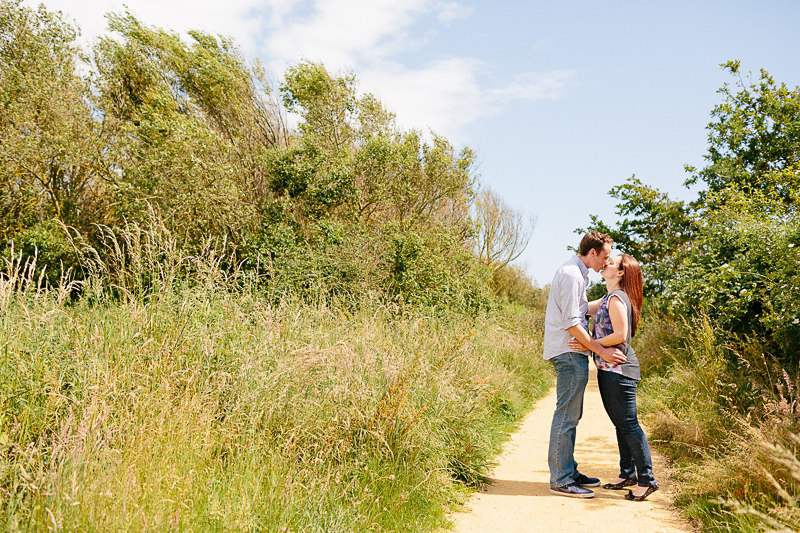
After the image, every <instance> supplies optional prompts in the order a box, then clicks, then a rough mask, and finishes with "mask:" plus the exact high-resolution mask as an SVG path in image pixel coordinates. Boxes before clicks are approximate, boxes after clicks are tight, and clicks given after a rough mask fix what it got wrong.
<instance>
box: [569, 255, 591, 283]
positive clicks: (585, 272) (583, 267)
mask: <svg viewBox="0 0 800 533" xmlns="http://www.w3.org/2000/svg"><path fill="white" fill-rule="evenodd" d="M572 260H573V261H574V262H575V264H576V265H578V268H579V269H580V270H581V274H583V279H589V268H588V267H587V266H586V265H584V264H583V261H581V258H580V257H578V254H575V256H574V257H573V258H572Z"/></svg>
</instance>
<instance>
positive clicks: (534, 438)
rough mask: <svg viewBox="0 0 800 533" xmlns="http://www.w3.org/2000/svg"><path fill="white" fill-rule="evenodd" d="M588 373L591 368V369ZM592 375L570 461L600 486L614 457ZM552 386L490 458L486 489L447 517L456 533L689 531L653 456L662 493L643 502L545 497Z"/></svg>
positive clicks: (602, 495) (620, 497)
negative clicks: (494, 460) (491, 468)
mask: <svg viewBox="0 0 800 533" xmlns="http://www.w3.org/2000/svg"><path fill="white" fill-rule="evenodd" d="M590 367H593V365H590ZM595 373H596V371H594V370H593V369H592V371H590V374H589V385H588V387H587V388H586V397H585V400H584V412H583V418H582V419H581V422H580V424H578V437H577V443H576V446H575V459H576V461H578V464H579V465H580V470H581V472H583V473H585V474H587V475H590V476H595V477H599V478H600V479H601V480H602V482H603V483H607V482H610V481H613V480H614V479H615V478H616V477H617V473H618V472H619V470H618V468H619V467H618V460H619V459H618V458H619V455H618V453H617V443H616V437H615V433H614V426H613V425H612V424H611V422H610V421H609V419H608V416H607V415H606V412H605V410H604V409H603V404H602V402H601V400H600V392H599V391H598V389H597V378H596V375H595ZM555 404H556V400H555V387H553V388H552V389H551V391H550V393H549V394H548V395H547V396H545V397H544V398H542V399H541V400H540V401H539V403H538V404H537V405H536V407H535V408H534V410H533V411H532V412H531V413H530V414H528V415H527V416H526V417H525V418H524V419H523V421H522V424H521V426H520V428H519V430H518V431H517V432H516V433H514V435H512V436H511V438H510V440H509V441H508V442H507V443H506V444H505V446H504V447H503V452H502V453H501V454H500V456H499V457H498V458H497V462H498V465H497V467H496V468H495V469H494V471H493V472H492V474H491V478H492V479H493V483H492V484H491V485H489V486H488V487H486V488H485V489H484V490H483V491H482V492H479V493H475V494H473V495H472V496H471V497H470V499H469V501H468V502H467V505H466V509H465V510H464V511H463V512H459V513H455V514H453V515H451V516H450V519H451V520H452V521H453V522H454V528H453V530H452V531H454V532H455V533H478V532H480V533H487V532H495V531H496V532H502V533H528V532H551V531H552V532H559V533H560V532H563V531H598V532H613V531H641V532H647V533H675V532H690V531H693V529H692V527H691V526H690V525H689V523H688V522H686V521H683V520H682V519H681V518H680V517H679V516H678V514H677V512H676V510H675V508H674V507H673V506H672V498H671V496H672V495H671V490H670V482H669V480H668V479H667V477H666V470H665V468H666V467H665V464H664V460H663V459H662V458H661V457H660V456H658V455H657V454H654V456H653V461H654V463H655V464H654V468H655V474H656V479H657V480H658V482H659V484H660V485H661V489H660V490H659V491H657V492H655V493H653V494H652V495H651V496H650V497H648V499H647V500H646V501H644V502H631V501H627V500H625V499H624V495H625V494H627V490H626V491H614V490H604V489H603V488H601V487H596V488H593V489H592V490H594V491H595V497H594V498H592V499H588V500H582V499H577V498H565V497H563V496H553V495H551V494H550V486H549V478H550V473H549V470H548V468H547V444H548V440H549V437H550V421H551V420H552V416H553V409H554V408H555Z"/></svg>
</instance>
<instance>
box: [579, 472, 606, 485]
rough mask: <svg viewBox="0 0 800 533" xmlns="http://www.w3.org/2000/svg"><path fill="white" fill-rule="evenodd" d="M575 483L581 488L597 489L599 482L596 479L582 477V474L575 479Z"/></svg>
mask: <svg viewBox="0 0 800 533" xmlns="http://www.w3.org/2000/svg"><path fill="white" fill-rule="evenodd" d="M575 483H577V484H578V485H580V486H581V487H599V486H600V480H599V479H597V478H596V477H589V476H584V475H583V474H581V475H579V476H578V477H576V478H575Z"/></svg>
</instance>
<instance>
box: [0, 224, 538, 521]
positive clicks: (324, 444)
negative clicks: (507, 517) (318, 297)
mask: <svg viewBox="0 0 800 533" xmlns="http://www.w3.org/2000/svg"><path fill="white" fill-rule="evenodd" d="M125 231H126V232H127V233H124V234H123V235H117V234H114V233H113V232H109V234H108V238H109V239H110V240H109V241H108V244H109V247H110V248H109V250H111V257H113V258H114V261H116V263H114V264H113V265H112V264H111V261H109V260H108V259H102V260H101V259H100V258H101V257H102V255H103V254H95V259H94V263H89V265H90V266H92V265H93V266H92V269H93V270H92V271H91V274H90V276H89V277H88V279H87V280H86V281H85V282H84V284H83V286H82V287H81V290H82V294H83V296H82V297H79V298H77V299H74V298H71V297H70V295H74V294H75V290H74V289H75V287H74V286H73V287H66V286H62V287H60V288H56V289H44V288H42V287H41V286H40V285H39V284H38V283H37V280H36V276H35V272H36V268H35V265H31V264H28V265H27V266H26V265H25V264H20V262H19V261H17V262H14V260H11V261H9V263H8V264H7V265H6V269H5V270H6V274H5V275H4V276H3V277H2V278H0V361H1V363H2V364H1V365H0V529H3V530H4V531H50V530H53V531H103V532H105V531H172V530H175V531H279V532H283V531H287V532H288V531H294V532H298V531H304V532H305V531H308V532H314V531H319V532H323V531H324V532H334V531H429V530H431V529H433V528H435V527H438V526H440V525H442V524H443V523H444V522H445V518H444V512H445V511H446V509H447V508H448V506H449V505H451V504H452V502H454V501H455V500H457V499H458V498H459V494H460V492H461V489H460V488H459V487H464V486H466V485H469V484H473V485H474V484H479V483H480V482H481V480H482V479H483V478H484V476H485V475H486V473H487V471H488V468H489V467H490V465H491V460H492V457H493V456H494V454H495V453H496V451H497V446H498V443H499V441H500V440H501V439H502V437H503V434H504V432H505V431H507V430H508V429H510V428H511V426H512V424H513V422H514V421H515V420H516V419H517V417H518V416H520V414H521V413H522V412H523V411H524V410H525V409H526V407H527V406H529V405H530V403H531V402H532V400H533V399H534V398H536V397H537V396H539V395H541V394H542V393H543V392H544V391H545V390H546V388H547V387H548V385H549V382H550V374H549V372H548V370H547V368H546V367H545V365H544V364H543V363H542V360H541V354H540V352H541V349H540V348H541V346H540V342H541V340H540V331H541V330H540V329H539V328H540V327H541V311H532V310H529V309H522V308H511V307H507V308H505V309H504V310H502V311H498V312H494V313H492V314H490V315H482V316H477V317H476V316H465V315H448V314H446V313H441V312H429V313H428V312H424V311H422V310H409V309H400V308H396V307H391V306H387V305H382V304H381V303H380V302H369V301H367V302H364V303H363V304H362V305H360V306H358V307H357V308H356V309H355V310H353V308H352V307H351V306H348V307H347V308H344V307H338V306H335V305H331V304H329V303H318V304H309V303H308V302H305V303H304V302H299V301H295V300H292V299H291V298H290V297H286V298H284V299H283V300H282V301H280V302H279V303H275V300H274V298H264V297H263V296H262V295H261V294H260V293H259V292H258V290H256V289H255V287H256V284H252V283H249V282H248V281H247V279H246V278H245V277H244V276H243V275H241V273H236V272H233V273H232V272H231V271H222V270H221V269H220V267H219V264H220V262H219V261H218V258H219V254H215V253H212V252H211V251H210V250H209V252H208V253H207V254H206V255H205V256H201V257H197V256H195V257H182V256H181V255H180V253H179V250H177V249H175V250H170V249H169V248H168V247H164V246H162V247H161V248H158V249H156V248H152V249H150V250H149V251H148V250H147V249H146V247H147V246H151V247H152V246H157V245H159V242H163V240H164V239H160V238H158V237H157V236H154V233H153V232H152V231H151V230H146V229H142V228H137V227H131V226H129V227H128V228H127V229H126V230H125ZM115 239H116V242H115ZM115 246H116V250H115ZM84 252H87V250H85V249H84ZM189 270H191V272H192V276H191V278H189V277H187V276H186V273H187V272H189ZM188 279H191V280H192V281H191V282H187V281H186V280H188Z"/></svg>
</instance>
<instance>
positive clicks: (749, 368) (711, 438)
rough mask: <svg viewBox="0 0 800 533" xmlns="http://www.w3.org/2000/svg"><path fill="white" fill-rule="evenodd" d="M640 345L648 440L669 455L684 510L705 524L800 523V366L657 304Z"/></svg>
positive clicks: (756, 528) (775, 527)
mask: <svg viewBox="0 0 800 533" xmlns="http://www.w3.org/2000/svg"><path fill="white" fill-rule="evenodd" d="M637 350H639V351H640V352H641V353H642V360H643V366H644V368H645V371H646V374H647V379H646V380H645V381H644V383H643V387H642V410H643V412H645V413H646V414H645V417H644V419H645V421H646V423H647V425H648V426H649V428H650V435H651V442H653V443H654V445H655V446H656V447H658V448H659V449H660V450H661V451H664V452H666V453H667V454H668V456H669V457H670V458H671V459H672V461H673V464H674V467H675V478H677V479H678V480H679V481H680V494H679V497H678V500H677V503H678V504H679V505H681V506H682V507H683V508H684V509H685V510H686V512H687V514H688V515H689V516H690V517H692V518H695V519H698V520H699V521H700V522H702V524H703V529H704V531H709V532H729V531H736V532H740V531H741V532H762V531H797V530H798V529H800V509H799V508H798V506H797V502H798V501H800V460H799V459H798V457H799V455H798V450H799V449H800V438H798V436H797V433H798V432H800V428H798V416H799V415H800V405H798V385H800V383H798V372H797V369H794V370H792V369H786V368H783V367H781V366H780V365H779V364H778V363H777V362H776V360H775V359H773V358H772V357H771V356H770V355H769V353H768V350H769V345H768V344H767V343H765V342H764V341H763V340H762V339H758V338H737V337H735V336H732V335H728V336H725V335H722V334H721V333H720V332H719V331H718V330H715V329H714V328H713V326H712V324H711V323H710V322H709V320H708V319H706V318H704V317H700V318H697V319H694V320H692V321H683V322H676V321H673V320H670V319H669V318H667V317H664V316H659V315H658V314H657V313H655V312H651V313H649V316H648V320H647V322H646V323H645V326H644V328H643V333H642V335H641V338H640V343H639V344H637Z"/></svg>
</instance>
